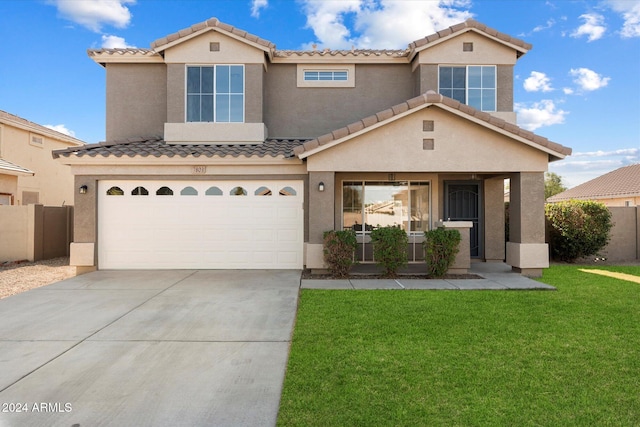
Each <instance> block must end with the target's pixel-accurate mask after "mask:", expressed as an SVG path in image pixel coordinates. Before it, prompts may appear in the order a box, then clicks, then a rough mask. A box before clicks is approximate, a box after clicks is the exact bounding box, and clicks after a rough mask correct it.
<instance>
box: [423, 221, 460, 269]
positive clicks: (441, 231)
mask: <svg viewBox="0 0 640 427" xmlns="http://www.w3.org/2000/svg"><path fill="white" fill-rule="evenodd" d="M424 237H425V239H424V243H423V246H424V256H425V261H426V262H427V270H428V271H429V275H431V276H433V277H442V276H444V275H445V274H446V273H447V270H449V267H451V265H452V264H453V263H454V261H455V259H456V255H457V253H458V251H459V246H460V241H461V240H462V236H461V235H460V232H459V231H458V230H447V229H445V228H436V229H433V230H429V231H425V232H424Z"/></svg>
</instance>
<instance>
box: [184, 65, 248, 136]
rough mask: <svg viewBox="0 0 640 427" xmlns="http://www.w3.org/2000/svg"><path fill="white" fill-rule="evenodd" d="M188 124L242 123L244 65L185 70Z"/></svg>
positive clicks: (189, 68) (188, 68)
mask: <svg viewBox="0 0 640 427" xmlns="http://www.w3.org/2000/svg"><path fill="white" fill-rule="evenodd" d="M186 95H187V100H186V101H187V102H186V104H187V105H186V107H187V114H186V121H187V122H238V123H241V122H244V66H242V65H215V66H202V67H187V94H186Z"/></svg>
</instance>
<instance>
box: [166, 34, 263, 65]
mask: <svg viewBox="0 0 640 427" xmlns="http://www.w3.org/2000/svg"><path fill="white" fill-rule="evenodd" d="M210 43H220V50H219V51H217V52H212V51H211V50H210V48H209V45H210ZM164 55H165V57H164V60H165V62H166V63H167V64H170V63H181V64H186V63H189V64H194V65H195V64H261V63H264V62H265V52H264V51H263V50H261V49H259V48H256V47H253V46H250V45H248V44H247V43H245V42H243V41H239V40H236V39H234V38H232V37H229V36H227V35H225V34H222V33H219V32H217V31H215V30H209V31H207V32H204V33H202V34H198V35H195V36H194V37H193V38H192V39H190V40H186V41H185V40H181V41H180V43H179V44H177V45H175V46H172V47H170V48H168V49H167V50H165V51H164Z"/></svg>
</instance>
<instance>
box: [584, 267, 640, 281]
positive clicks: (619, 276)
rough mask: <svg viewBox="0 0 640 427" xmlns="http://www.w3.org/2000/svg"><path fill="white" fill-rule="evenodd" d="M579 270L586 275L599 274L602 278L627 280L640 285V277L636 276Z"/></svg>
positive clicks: (605, 271)
mask: <svg viewBox="0 0 640 427" xmlns="http://www.w3.org/2000/svg"><path fill="white" fill-rule="evenodd" d="M578 270H579V271H582V272H584V273H591V274H599V275H600V276H607V277H613V278H614V279H621V280H626V281H628V282H635V283H640V276H635V275H633V274H626V273H618V272H616V271H607V270H590V269H586V268H579V269H578Z"/></svg>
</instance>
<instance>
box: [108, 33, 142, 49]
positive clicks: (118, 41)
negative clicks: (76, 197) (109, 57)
mask: <svg viewBox="0 0 640 427" xmlns="http://www.w3.org/2000/svg"><path fill="white" fill-rule="evenodd" d="M127 47H135V46H130V45H128V44H127V42H126V41H125V40H124V38H122V37H118V36H112V35H109V34H103V35H102V48H103V49H119V48H127Z"/></svg>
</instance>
